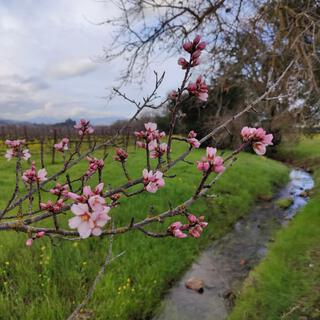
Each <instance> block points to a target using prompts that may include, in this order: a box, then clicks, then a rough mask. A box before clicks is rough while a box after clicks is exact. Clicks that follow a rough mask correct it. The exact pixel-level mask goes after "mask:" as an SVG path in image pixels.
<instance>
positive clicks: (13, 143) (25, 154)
mask: <svg viewBox="0 0 320 320" xmlns="http://www.w3.org/2000/svg"><path fill="white" fill-rule="evenodd" d="M25 143H26V140H24V139H23V140H6V141H5V144H6V145H7V146H9V149H8V150H7V151H6V154H5V158H6V159H7V160H8V161H10V160H11V159H12V158H13V157H18V155H20V156H21V157H22V159H23V160H28V159H29V158H30V157H31V154H30V152H29V149H24V150H21V149H22V146H23V145H24V144H25Z"/></svg>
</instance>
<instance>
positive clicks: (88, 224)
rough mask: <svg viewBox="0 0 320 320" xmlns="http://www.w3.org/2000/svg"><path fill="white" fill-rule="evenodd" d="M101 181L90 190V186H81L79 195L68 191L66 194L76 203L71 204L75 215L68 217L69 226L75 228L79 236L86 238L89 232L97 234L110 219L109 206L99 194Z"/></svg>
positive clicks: (101, 187) (99, 233) (101, 188)
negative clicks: (81, 190) (81, 189)
mask: <svg viewBox="0 0 320 320" xmlns="http://www.w3.org/2000/svg"><path fill="white" fill-rule="evenodd" d="M102 190H103V183H100V184H98V185H97V186H96V188H95V189H94V190H93V191H92V190H91V187H90V186H85V187H84V188H83V194H82V195H81V196H79V195H77V194H75V193H72V192H69V193H68V196H69V197H70V198H71V199H73V200H74V201H75V202H76V203H74V204H73V205H72V206H71V211H72V212H73V214H74V215H75V217H73V218H71V219H69V221H68V222H69V227H70V228H71V229H77V230H78V232H79V235H80V237H81V238H83V239H85V238H88V237H89V236H90V235H91V234H92V235H94V236H99V235H101V233H102V228H103V227H104V226H105V225H106V224H107V222H108V221H109V220H110V219H111V218H110V217H109V216H108V212H109V211H110V207H109V206H107V204H106V201H105V199H104V198H103V197H102V196H101V193H102Z"/></svg>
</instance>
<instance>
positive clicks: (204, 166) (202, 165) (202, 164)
mask: <svg viewBox="0 0 320 320" xmlns="http://www.w3.org/2000/svg"><path fill="white" fill-rule="evenodd" d="M197 168H198V170H200V171H204V172H207V171H208V170H209V168H210V163H209V162H208V160H207V158H206V157H202V159H201V161H197Z"/></svg>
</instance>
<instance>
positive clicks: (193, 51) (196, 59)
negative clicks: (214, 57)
mask: <svg viewBox="0 0 320 320" xmlns="http://www.w3.org/2000/svg"><path fill="white" fill-rule="evenodd" d="M205 48H206V43H205V42H204V41H201V37H200V36H196V37H195V38H194V40H193V41H188V42H185V43H184V44H183V49H184V50H185V51H187V52H188V53H190V55H191V57H190V62H188V61H187V60H186V59H185V58H179V60H178V64H179V65H180V66H181V68H182V69H187V68H189V67H190V68H191V67H195V66H198V65H199V64H200V55H201V52H202V51H203V50H204V49H205Z"/></svg>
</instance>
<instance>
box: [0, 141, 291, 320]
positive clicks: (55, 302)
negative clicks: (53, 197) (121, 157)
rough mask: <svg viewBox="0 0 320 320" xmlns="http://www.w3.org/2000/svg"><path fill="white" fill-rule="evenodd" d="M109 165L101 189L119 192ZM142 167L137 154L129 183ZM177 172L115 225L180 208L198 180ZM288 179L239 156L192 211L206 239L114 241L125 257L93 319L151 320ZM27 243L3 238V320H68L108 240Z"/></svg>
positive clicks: (277, 167) (7, 188) (191, 171)
mask: <svg viewBox="0 0 320 320" xmlns="http://www.w3.org/2000/svg"><path fill="white" fill-rule="evenodd" d="M182 149H184V146H182V145H180V144H179V145H176V146H175V150H176V151H177V152H179V151H181V150H182ZM31 151H32V152H33V153H35V152H36V151H37V150H31ZM203 153H204V151H203V150H197V151H196V152H195V153H194V154H193V155H191V156H189V158H188V160H190V161H195V160H197V159H199V158H200V157H201V156H202V154H203ZM97 156H99V155H97ZM36 158H37V156H36ZM111 158H112V157H111V156H110V157H109V160H108V161H107V164H106V170H105V173H104V182H105V184H106V185H108V186H115V185H117V184H118V183H121V182H124V181H125V179H124V177H123V173H122V172H121V170H120V165H119V163H114V162H113V161H111ZM48 160H49V159H48ZM0 161H1V167H0V168H1V169H0V170H1V172H0V176H1V184H0V194H1V199H0V206H1V207H3V206H4V204H5V203H6V200H7V198H8V197H9V195H10V193H11V190H12V189H13V181H14V163H13V162H6V161H5V160H4V159H3V158H2V159H1V160H0ZM144 161H145V160H144V157H143V153H142V152H141V151H139V150H137V151H134V152H133V154H132V155H131V156H130V159H129V161H128V168H129V172H130V174H131V176H132V178H137V177H139V176H141V171H142V169H143V168H144V166H145V165H144V163H143V162H144ZM24 166H25V167H26V166H27V165H26V164H24ZM59 167H61V162H60V163H58V164H56V165H54V166H48V168H47V169H48V171H49V174H50V173H53V172H54V170H55V169H57V168H59ZM86 168H87V163H86V162H84V163H82V164H81V165H79V166H77V167H76V168H74V169H73V172H74V174H76V175H79V174H81V173H82V172H84V170H86ZM172 172H173V173H176V174H177V175H178V176H177V177H176V178H173V179H166V186H165V187H164V188H163V189H161V190H159V191H158V193H157V194H156V195H152V194H145V193H143V194H141V195H139V196H137V197H135V198H132V199H130V201H126V200H123V203H122V205H120V206H119V207H118V208H116V209H114V210H112V212H111V215H112V218H113V221H114V223H115V226H119V225H122V224H123V223H128V222H129V221H130V219H131V217H133V216H134V217H135V218H136V219H139V218H143V217H145V216H146V215H147V214H151V215H152V214H157V213H160V212H161V211H162V210H164V209H167V208H168V206H169V202H170V203H171V204H173V205H174V204H178V203H179V202H181V201H183V200H184V199H186V198H187V197H188V196H190V195H191V194H192V192H193V190H194V187H195V186H196V185H197V183H198V181H199V179H200V174H199V172H197V170H196V168H195V166H193V165H191V166H190V165H188V164H187V163H181V164H180V165H179V166H177V167H176V168H175V169H174V170H173V171H172ZM287 178H288V169H287V168H286V167H285V166H284V165H282V164H280V163H277V162H275V161H272V160H268V159H266V158H263V157H258V156H255V155H251V154H242V155H241V156H240V158H239V160H238V163H237V164H236V165H235V166H233V167H232V168H231V169H230V172H228V173H227V174H226V175H224V176H223V178H222V179H221V180H219V181H218V183H217V184H216V186H215V189H214V193H216V195H217V197H215V198H207V199H206V200H201V201H199V202H198V203H197V204H196V205H194V206H193V207H192V212H194V213H195V214H197V215H201V214H203V215H205V216H206V218H207V220H208V221H209V226H208V227H207V229H206V230H205V232H204V234H203V236H202V238H201V239H198V240H195V239H191V238H190V239H189V238H188V239H173V238H166V239H160V240H159V239H153V238H147V237H146V236H145V235H143V234H141V233H140V232H138V231H136V232H132V233H128V234H125V235H123V236H117V237H115V239H114V245H113V248H114V255H116V254H119V253H120V252H122V251H125V254H124V255H123V256H122V257H121V258H119V259H117V260H115V261H114V262H113V263H112V264H111V265H110V268H109V269H108V271H107V273H106V275H105V276H104V278H103V279H102V281H101V282H100V283H99V285H98V287H97V290H96V291H95V294H94V296H93V299H92V301H91V302H90V303H89V305H88V306H87V309H88V310H89V311H90V312H93V314H94V319H146V318H147V317H148V316H150V315H151V314H152V312H153V310H154V309H155V308H156V307H157V305H158V304H159V301H160V299H161V297H162V296H163V294H164V293H165V291H166V289H168V287H170V286H171V285H172V283H173V282H174V281H176V280H177V279H178V278H179V276H180V275H181V274H182V272H183V271H184V270H185V269H186V268H188V266H189V265H190V264H191V262H192V261H193V260H194V259H195V258H196V257H197V255H198V254H199V252H200V251H201V250H202V249H203V248H204V247H205V246H206V244H208V243H209V242H211V241H212V239H214V238H217V237H220V236H221V235H222V234H224V233H225V232H226V231H227V230H228V229H229V228H230V227H231V226H232V224H233V223H234V222H235V221H236V220H237V219H238V218H239V217H241V216H243V215H245V214H246V213H248V212H249V210H250V206H251V205H252V204H253V202H254V201H255V199H256V198H257V197H258V196H259V195H269V194H271V193H272V192H273V189H274V187H275V186H279V185H281V184H283V183H285V182H286V181H287ZM94 184H95V181H93V185H94ZM70 215H71V214H70V213H69V214H68V216H67V217H62V219H61V218H60V219H61V220H62V221H60V223H61V224H62V225H65V223H66V220H67V218H68V217H69V216H70ZM166 225H167V224H166ZM166 225H161V224H159V226H155V227H154V229H155V230H164V229H165V228H166ZM26 238H27V236H26V235H24V234H16V233H12V232H11V233H9V232H7V233H1V234H0V248H1V249H0V319H6V320H7V319H54V320H57V319H65V318H66V317H67V316H68V315H69V314H70V313H71V312H72V310H73V309H74V308H75V306H76V305H77V304H78V303H79V302H80V301H81V299H82V298H83V296H84V295H85V294H86V291H87V289H88V287H89V286H90V285H91V283H92V280H93V279H94V277H95V275H96V272H97V271H98V269H99V266H100V265H101V264H102V263H103V260H104V256H105V254H106V250H107V246H108V240H107V239H104V240H100V239H97V238H93V239H89V240H86V241H80V242H60V241H55V242H54V243H51V242H50V241H49V240H48V239H41V240H37V241H35V242H34V244H33V246H32V247H31V248H28V247H26V246H25V241H26Z"/></svg>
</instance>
